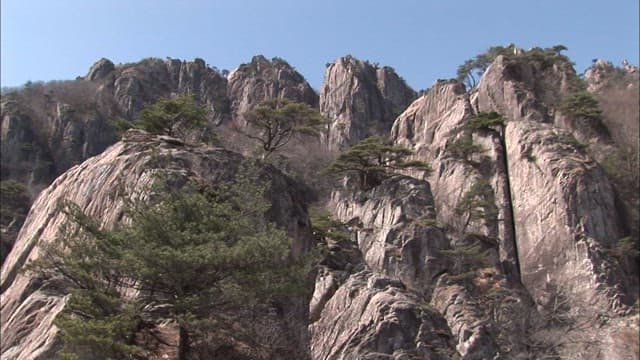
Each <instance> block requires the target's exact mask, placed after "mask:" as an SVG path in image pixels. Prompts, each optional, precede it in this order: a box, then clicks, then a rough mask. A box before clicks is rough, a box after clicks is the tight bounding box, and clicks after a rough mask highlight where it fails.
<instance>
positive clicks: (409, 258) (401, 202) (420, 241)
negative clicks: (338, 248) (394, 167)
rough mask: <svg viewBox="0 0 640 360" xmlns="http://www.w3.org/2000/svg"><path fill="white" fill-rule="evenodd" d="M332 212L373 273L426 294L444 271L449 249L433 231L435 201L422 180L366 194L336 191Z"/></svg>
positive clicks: (400, 181)
mask: <svg viewBox="0 0 640 360" xmlns="http://www.w3.org/2000/svg"><path fill="white" fill-rule="evenodd" d="M330 207H331V208H332V209H333V211H334V214H335V215H336V218H337V219H338V220H340V221H342V222H344V223H348V224H350V226H351V228H352V229H353V230H354V233H355V240H356V242H357V243H358V247H359V248H360V251H362V254H363V257H364V261H365V263H366V264H367V265H368V266H369V267H370V268H371V269H373V270H375V271H377V272H380V273H383V274H387V275H390V276H393V277H396V278H399V279H401V280H402V281H403V283H404V284H405V285H407V286H408V287H409V288H412V289H415V290H417V291H419V292H425V291H428V289H429V288H430V286H431V285H432V283H433V281H434V279H435V278H436V277H437V276H438V275H440V274H441V273H442V272H443V271H444V270H445V269H446V268H447V266H448V262H447V260H446V259H445V258H444V256H442V254H441V253H440V250H442V249H449V241H448V239H447V238H446V237H445V235H444V232H443V231H442V229H440V228H438V227H436V226H434V225H435V217H436V216H435V215H436V214H435V209H434V204H433V197H432V195H431V190H430V188H429V184H428V183H427V182H426V181H422V180H418V179H414V178H411V177H408V176H397V177H393V178H390V179H387V180H385V181H384V182H383V183H382V184H381V185H379V186H377V187H375V188H373V189H372V190H370V191H368V192H358V193H355V194H353V195H351V196H349V195H346V196H345V194H342V193H340V192H336V193H334V194H333V195H332V200H331V204H330Z"/></svg>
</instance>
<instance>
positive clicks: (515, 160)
mask: <svg viewBox="0 0 640 360" xmlns="http://www.w3.org/2000/svg"><path fill="white" fill-rule="evenodd" d="M574 77H575V72H574V71H573V69H572V68H571V67H570V66H569V65H568V64H567V63H564V62H559V63H547V62H544V61H537V60H536V61H530V60H527V61H523V60H522V59H518V58H517V57H516V58H515V59H514V58H505V57H502V56H500V57H498V58H497V59H496V61H495V62H494V63H493V64H492V65H491V66H490V67H489V69H488V70H487V72H486V73H485V75H484V76H483V78H482V79H481V81H480V83H479V85H478V87H477V88H475V89H473V91H472V92H471V94H467V93H466V92H465V89H464V88H462V87H461V86H460V85H458V84H457V83H455V82H439V83H437V84H435V85H434V86H433V87H432V88H431V89H430V90H429V91H428V92H427V93H426V94H425V95H424V96H423V97H421V98H419V99H418V100H416V101H415V102H414V103H413V104H412V105H410V106H409V107H408V109H407V110H406V111H405V112H404V113H403V114H402V115H400V116H399V117H398V119H397V120H396V122H395V123H394V126H393V129H392V132H391V134H392V138H393V139H394V141H395V142H396V143H399V144H402V145H405V146H408V147H410V148H411V149H414V150H415V152H416V156H415V157H416V158H418V159H422V160H427V161H429V162H431V164H432V167H433V168H434V172H433V174H432V175H431V176H430V177H429V180H430V183H431V185H432V188H433V196H434V200H435V208H436V211H437V214H438V216H437V218H438V220H439V221H440V222H441V223H442V224H443V225H444V226H446V227H447V228H448V229H450V230H451V231H452V233H450V235H452V236H453V237H454V238H456V237H458V236H460V235H461V234H464V233H479V234H483V235H486V236H488V237H490V238H496V239H497V241H498V244H499V246H500V248H499V250H500V258H501V260H502V269H498V270H502V271H504V273H505V275H507V278H508V279H509V280H510V283H511V284H512V285H509V286H515V285H517V283H518V281H520V280H521V281H522V283H523V284H524V285H525V287H526V288H527V290H528V291H529V292H530V293H531V295H532V296H533V299H534V300H535V301H536V302H537V303H538V305H539V306H540V307H541V308H545V307H548V306H549V304H550V301H557V299H558V298H559V297H561V296H564V297H566V298H567V299H568V300H567V303H568V304H569V306H570V307H571V309H573V311H574V312H573V313H572V314H571V316H573V319H574V320H575V321H576V322H582V323H584V322H585V321H587V322H589V323H590V324H591V326H594V327H595V326H600V325H596V323H597V321H596V320H595V318H593V317H590V318H589V319H588V320H585V319H584V318H580V320H576V319H577V318H579V317H580V315H579V314H578V313H579V312H580V311H583V312H587V313H592V312H601V313H608V314H612V313H615V312H616V311H621V312H625V311H627V310H626V309H627V308H626V307H625V306H624V305H623V303H624V302H625V301H628V299H625V297H626V294H628V292H627V290H626V289H625V276H624V274H623V273H622V272H621V270H620V267H619V266H618V261H617V260H615V259H613V258H612V257H611V256H610V255H609V254H608V251H607V250H606V249H609V248H611V247H613V246H614V245H615V244H614V243H615V241H616V240H617V239H620V238H621V237H622V236H624V234H625V233H624V231H623V228H624V226H622V225H621V223H620V221H621V219H624V217H623V216H622V215H621V214H620V212H619V208H618V207H616V201H615V193H614V191H613V189H612V186H611V184H610V182H609V180H608V178H607V176H606V174H605V173H604V172H603V170H602V168H601V167H600V166H599V165H598V164H597V162H596V161H594V159H593V158H592V157H591V156H589V155H588V154H587V153H586V152H585V151H584V150H583V149H582V148H581V145H580V144H579V143H578V142H576V140H575V139H574V136H575V137H582V138H584V134H585V132H583V131H582V129H579V128H578V127H577V126H576V124H575V123H571V122H567V121H565V120H563V116H562V114H559V113H558V112H557V110H556V109H557V106H558V104H559V102H560V100H561V99H562V98H563V97H564V96H566V95H568V94H569V93H570V92H571V91H574V90H575V89H573V88H572V86H573V85H572V84H573V81H574V79H573V78H574ZM490 111H496V112H498V113H500V114H502V115H503V116H504V117H505V121H506V124H505V125H504V126H499V125H496V126H493V127H485V128H478V129H471V128H470V127H469V126H468V125H467V124H468V123H469V120H470V118H471V117H472V116H473V115H474V114H475V113H476V112H490ZM563 128H564V129H563ZM459 139H466V140H467V141H468V143H469V144H473V145H474V146H479V147H476V149H475V153H467V154H463V155H461V154H460V152H458V153H455V152H454V151H452V150H453V149H455V145H456V142H457V141H458V140H459ZM593 141H595V142H597V143H600V144H602V143H603V142H605V141H607V139H606V138H605V137H600V136H596V138H595V139H594V140H593ZM474 184H484V186H483V188H484V189H485V190H484V191H482V192H481V193H479V194H478V195H477V196H475V197H474V199H476V200H482V201H481V202H480V201H478V202H476V203H474V205H473V210H474V211H476V214H477V215H476V216H475V217H476V219H473V216H471V214H470V211H469V210H471V209H464V208H463V209H461V208H460V205H461V204H464V202H461V201H462V200H464V199H465V195H466V194H469V192H470V191H471V190H474ZM475 190H479V189H478V188H475ZM461 210H466V211H461ZM516 249H517V251H516ZM509 286H507V287H506V288H505V287H504V286H503V289H508V288H509ZM463 293H464V292H460V294H461V295H460V296H462V294H463ZM475 296H477V294H474V295H473V296H472V297H475ZM522 299H524V298H522ZM551 299H554V300H551ZM440 301H441V300H440ZM594 303H597V304H598V305H596V306H594V305H593V304H594ZM442 309H443V310H442V311H445V310H444V308H442ZM580 309H582V310H580ZM596 309H600V310H596ZM556 310H557V309H556ZM446 314H447V313H446V311H445V317H446V318H447V320H448V322H449V325H450V326H451V327H452V330H454V328H456V327H459V325H456V323H455V322H452V320H453V319H452V318H450V317H448V316H447V315H446ZM465 317H466V318H467V320H466V321H464V324H465V325H464V326H469V324H471V323H473V322H474V321H475V320H474V317H473V315H472V311H467V312H466V315H464V316H462V315H461V318H463V319H464V318H465ZM464 326H463V327H464ZM574 331H575V329H574ZM453 332H454V335H458V336H459V334H460V331H459V330H454V331H453ZM587 333H588V332H585V334H584V336H583V337H582V338H581V339H579V340H577V343H583V344H587V343H589V344H592V341H591V340H590V339H591V336H592V335H594V334H595V333H588V334H587ZM470 334H471V333H470ZM532 336H533V335H532ZM536 336H537V335H536ZM532 338H533V337H532ZM459 340H460V339H459ZM598 344H599V345H602V346H604V348H606V346H608V345H605V344H602V343H600V342H598ZM565 345H567V346H569V345H568V344H565ZM458 350H460V351H461V353H464V351H463V347H460V346H459V347H458ZM605 351H606V350H605ZM483 356H484V355H483ZM481 357H482V356H481Z"/></svg>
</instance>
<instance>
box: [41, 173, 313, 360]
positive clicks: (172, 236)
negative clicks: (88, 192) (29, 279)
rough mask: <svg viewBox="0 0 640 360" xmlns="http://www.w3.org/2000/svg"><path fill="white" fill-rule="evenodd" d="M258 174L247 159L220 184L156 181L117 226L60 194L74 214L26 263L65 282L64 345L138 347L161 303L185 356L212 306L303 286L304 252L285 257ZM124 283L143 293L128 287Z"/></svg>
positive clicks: (117, 353)
mask: <svg viewBox="0 0 640 360" xmlns="http://www.w3.org/2000/svg"><path fill="white" fill-rule="evenodd" d="M256 178H257V168H256V167H255V166H245V167H243V169H242V170H241V171H240V172H239V173H238V176H236V178H235V180H234V181H233V182H231V183H226V184H222V185H221V186H219V187H217V188H216V189H208V188H202V187H201V186H200V187H199V186H196V185H195V184H191V183H188V184H187V185H185V186H183V187H182V188H180V189H176V188H175V186H169V185H168V183H167V182H165V181H161V182H160V183H161V184H164V185H162V186H161V187H159V188H155V189H154V190H153V191H152V194H154V195H153V196H152V198H155V200H153V201H152V202H151V203H150V204H143V203H132V204H130V207H129V211H128V216H129V218H130V219H131V222H130V225H124V224H122V225H120V226H119V227H117V228H116V229H113V230H107V229H103V228H102V227H100V226H99V224H98V222H97V221H96V220H95V219H92V218H90V217H88V216H86V215H84V214H83V213H82V212H81V211H80V209H78V207H77V206H75V205H73V204H68V203H67V204H65V207H64V209H65V211H66V213H67V214H68V215H69V218H71V220H72V221H71V222H70V223H69V224H68V225H67V226H66V228H65V229H64V232H62V233H61V235H62V236H61V238H60V239H59V242H57V243H55V244H54V245H52V246H50V247H49V248H47V249H45V254H46V255H45V256H44V257H42V258H41V259H40V260H37V261H36V262H34V263H32V264H31V265H30V269H31V270H32V271H36V272H38V273H39V274H40V276H43V277H47V278H52V277H54V276H57V277H62V278H64V279H65V280H66V282H67V284H68V287H67V289H68V291H69V292H70V294H71V296H70V300H69V302H68V306H67V308H66V310H65V311H64V313H63V315H62V316H61V317H59V318H58V320H57V324H58V326H59V327H60V328H61V329H62V332H63V338H62V339H63V341H64V343H65V346H64V348H63V350H62V352H61V354H62V355H65V356H67V357H68V358H73V354H76V355H78V356H82V354H83V353H94V354H103V355H102V356H104V357H105V358H122V357H125V356H128V355H129V354H132V353H137V352H139V350H140V349H138V348H137V347H135V346H134V342H133V339H134V334H135V332H136V329H137V328H139V327H140V326H141V324H142V323H143V322H144V319H147V318H150V317H153V312H154V309H157V308H159V307H162V308H163V309H165V311H166V312H168V315H166V316H168V317H169V318H170V319H172V320H174V321H175V322H177V324H178V326H179V351H178V352H179V359H186V358H187V357H188V354H189V352H190V344H191V342H192V337H193V335H194V334H197V333H198V332H199V331H200V330H199V329H200V328H201V327H202V324H203V323H204V324H205V325H206V323H207V321H208V320H211V319H215V317H216V315H220V314H224V313H226V314H227V315H228V314H229V312H230V311H231V310H233V309H237V308H238V307H239V306H246V305H249V304H252V303H258V302H265V301H266V302H268V301H269V300H270V299H273V298H274V297H276V296H282V295H286V294H292V293H293V294H295V293H299V292H300V291H302V290H303V289H304V288H303V285H304V281H305V276H306V271H305V268H304V265H303V263H302V262H301V261H302V260H293V259H291V258H290V256H289V245H290V240H289V239H288V237H287V236H286V234H285V232H284V231H283V230H280V229H278V228H277V227H276V226H275V224H273V223H271V222H269V221H267V220H266V219H265V217H264V213H265V212H266V211H267V210H268V209H269V207H270V203H269V202H268V201H267V200H266V199H265V198H264V191H265V185H260V184H256V183H255V179H256ZM125 288H128V289H135V290H137V292H138V294H139V295H138V296H136V297H135V298H127V297H124V296H123V295H122V294H121V291H122V289H125ZM212 321H213V320H212ZM205 328H206V326H205Z"/></svg>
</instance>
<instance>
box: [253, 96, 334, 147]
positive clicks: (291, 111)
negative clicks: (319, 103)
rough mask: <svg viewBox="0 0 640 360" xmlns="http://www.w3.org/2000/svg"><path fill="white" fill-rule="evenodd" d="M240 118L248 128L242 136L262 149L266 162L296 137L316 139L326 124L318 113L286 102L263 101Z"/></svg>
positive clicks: (300, 104)
mask: <svg viewBox="0 0 640 360" xmlns="http://www.w3.org/2000/svg"><path fill="white" fill-rule="evenodd" d="M243 115H244V119H245V121H246V122H247V128H246V130H245V129H243V130H241V132H242V133H243V134H244V135H245V136H247V137H248V138H250V139H253V140H255V141H257V142H258V143H259V144H260V145H261V147H262V150H263V151H264V157H265V158H266V157H268V156H269V155H271V154H272V153H273V152H274V151H276V150H278V149H281V148H282V147H284V146H285V145H287V144H288V143H289V142H290V141H291V139H292V138H293V137H295V136H296V135H316V134H318V133H319V132H320V131H321V130H322V129H323V127H324V125H325V124H326V121H325V120H324V119H323V118H322V116H321V115H320V112H319V111H318V110H316V109H314V108H312V107H311V106H309V105H307V104H304V103H300V102H295V101H292V100H289V99H286V98H282V99H270V100H267V101H264V102H262V103H261V104H260V105H258V106H257V107H255V108H254V109H252V110H249V111H247V112H245V113H244V114H243Z"/></svg>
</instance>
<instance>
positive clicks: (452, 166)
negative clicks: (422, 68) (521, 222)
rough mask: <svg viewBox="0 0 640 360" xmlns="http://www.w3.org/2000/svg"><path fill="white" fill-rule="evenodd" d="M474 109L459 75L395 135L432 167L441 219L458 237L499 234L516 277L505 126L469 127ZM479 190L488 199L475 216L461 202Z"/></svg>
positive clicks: (416, 108)
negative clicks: (463, 146) (465, 148)
mask: <svg viewBox="0 0 640 360" xmlns="http://www.w3.org/2000/svg"><path fill="white" fill-rule="evenodd" d="M472 115H473V109H472V107H471V104H470V102H469V97H468V94H467V93H466V92H465V89H464V87H463V86H462V85H461V84H459V83H457V82H455V81H439V82H437V83H436V84H434V86H433V87H432V88H431V89H429V90H428V91H427V93H426V94H425V95H423V96H422V97H420V98H418V99H417V100H416V101H414V102H413V103H412V104H411V105H410V106H409V107H408V108H407V110H405V112H403V113H402V114H401V115H400V116H399V117H398V119H397V120H396V122H395V123H394V125H393V128H392V129H391V138H392V139H393V140H394V141H395V142H396V143H397V144H400V145H403V146H406V147H408V148H410V149H413V150H414V151H415V154H416V156H415V157H417V158H419V159H422V160H426V161H427V162H429V163H430V165H431V167H432V168H433V173H432V175H431V176H430V177H429V181H430V183H431V184H432V189H433V196H434V199H435V201H434V202H435V208H436V212H437V214H438V216H437V219H438V222H439V223H440V225H442V226H443V227H445V228H448V229H450V230H451V231H452V235H455V236H456V237H459V236H460V235H462V234H464V233H479V234H484V235H487V236H490V237H493V238H496V239H498V241H499V242H500V258H501V260H502V262H503V266H504V271H505V272H506V273H507V274H508V275H509V276H510V277H512V278H513V279H515V278H517V277H518V275H517V274H518V265H517V254H516V251H515V236H514V232H513V226H512V224H511V221H510V219H511V218H512V212H511V197H510V189H509V183H508V178H507V169H506V163H505V157H504V154H505V152H504V145H503V143H502V140H501V134H500V130H501V129H482V130H481V131H472V130H469V129H466V128H465V125H466V124H467V123H468V121H469V119H470V117H471V116H472ZM464 141H466V142H470V143H473V144H476V145H477V146H480V149H481V150H480V151H477V152H473V153H469V154H468V155H466V156H465V155H460V154H458V153H456V152H454V151H453V150H452V148H454V147H455V146H456V145H457V144H459V143H461V142H464ZM418 175H419V174H418ZM475 192H477V194H475V195H474V196H473V197H474V198H477V200H478V201H482V203H483V204H484V205H483V206H476V207H474V209H473V210H474V211H477V209H476V208H478V207H479V208H480V214H479V215H475V216H472V214H471V213H470V212H471V211H468V210H470V209H464V206H461V205H463V200H464V199H465V197H469V196H470V195H471V194H472V193H475ZM497 218H500V219H504V221H500V222H498V221H496V219H497Z"/></svg>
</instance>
